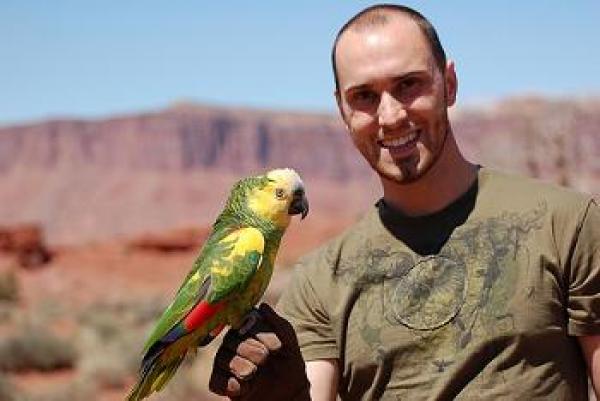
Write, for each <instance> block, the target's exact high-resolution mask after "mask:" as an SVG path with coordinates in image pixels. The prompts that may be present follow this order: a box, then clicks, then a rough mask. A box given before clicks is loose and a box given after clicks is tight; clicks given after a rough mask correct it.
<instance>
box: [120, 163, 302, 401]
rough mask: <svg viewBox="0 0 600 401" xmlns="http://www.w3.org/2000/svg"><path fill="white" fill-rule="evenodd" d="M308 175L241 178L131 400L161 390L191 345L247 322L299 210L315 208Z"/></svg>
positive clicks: (146, 352) (160, 326) (156, 337)
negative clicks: (308, 195) (309, 194)
mask: <svg viewBox="0 0 600 401" xmlns="http://www.w3.org/2000/svg"><path fill="white" fill-rule="evenodd" d="M308 208H309V206H308V200H307V198H306V194H305V190H304V184H303V182H302V179H301V178H300V176H299V175H298V173H296V171H294V170H293V169H290V168H280V169H274V170H270V171H268V172H266V173H265V174H262V175H257V176H250V177H246V178H243V179H241V180H239V181H238V182H236V183H235V184H234V186H233V188H232V189H231V191H230V194H229V197H228V199H227V201H226V202H225V206H224V208H223V210H222V211H221V213H220V214H219V215H218V217H217V219H216V221H215V223H214V224H213V226H212V230H211V233H210V235H209V236H208V238H207V239H206V241H205V242H204V245H203V246H202V248H201V250H200V253H199V256H198V257H197V258H196V260H195V262H194V263H193V266H192V268H191V270H190V272H189V273H188V274H187V276H186V277H185V279H184V281H183V283H182V284H181V286H180V287H179V290H178V291H177V293H176V295H175V297H174V299H173V300H172V302H171V303H170V304H169V306H168V307H167V308H166V309H165V311H164V312H163V314H162V316H161V317H160V318H159V320H158V322H157V323H156V325H155V327H154V329H153V330H152V331H151V334H150V335H149V337H148V340H147V341H146V343H145V346H144V348H143V358H142V362H141V366H140V369H139V374H138V379H137V382H136V383H135V385H134V386H133V388H132V390H131V391H130V393H129V395H128V396H127V401H138V400H142V399H144V398H146V397H148V396H149V395H150V394H152V393H154V392H157V391H160V390H162V389H163V388H164V386H165V385H166V384H167V383H168V382H169V380H170V379H171V378H172V377H173V375H174V374H175V372H176V371H177V369H178V367H179V365H180V364H181V363H182V361H183V360H184V357H185V356H186V354H187V353H188V352H191V353H194V352H195V351H196V349H197V348H198V347H202V346H205V345H207V344H209V343H210V342H211V341H212V340H213V339H214V338H215V337H217V336H218V334H219V333H220V332H221V330H222V329H223V328H224V327H226V326H229V327H231V328H233V329H239V328H240V327H241V326H242V325H244V324H246V323H245V318H246V317H248V316H249V315H250V312H251V311H252V310H253V308H254V306H255V305H256V304H257V303H258V302H259V301H260V299H261V298H262V296H263V294H264V292H265V290H266V288H267V285H268V283H269V281H270V278H271V275H272V273H273V267H274V264H275V257H276V255H277V251H278V249H279V244H280V242H281V238H282V236H283V234H284V232H285V230H286V228H287V227H288V225H289V223H290V221H291V217H292V215H297V214H300V215H301V216H302V219H304V218H305V217H306V215H307V214H308Z"/></svg>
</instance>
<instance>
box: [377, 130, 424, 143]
mask: <svg viewBox="0 0 600 401" xmlns="http://www.w3.org/2000/svg"><path fill="white" fill-rule="evenodd" d="M417 136H418V135H417V133H416V132H413V133H412V134H410V135H407V136H405V137H402V138H393V139H384V140H383V141H381V143H382V144H383V146H385V147H396V146H402V145H406V144H407V143H409V142H411V141H414V140H415V139H417Z"/></svg>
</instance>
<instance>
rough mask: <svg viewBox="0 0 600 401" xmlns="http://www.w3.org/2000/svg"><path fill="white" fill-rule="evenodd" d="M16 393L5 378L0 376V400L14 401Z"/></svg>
mask: <svg viewBox="0 0 600 401" xmlns="http://www.w3.org/2000/svg"><path fill="white" fill-rule="evenodd" d="M16 399H17V392H16V390H15V387H14V386H13V384H12V383H11V382H10V381H9V380H8V379H7V378H5V377H4V376H3V375H0V400H2V401H16Z"/></svg>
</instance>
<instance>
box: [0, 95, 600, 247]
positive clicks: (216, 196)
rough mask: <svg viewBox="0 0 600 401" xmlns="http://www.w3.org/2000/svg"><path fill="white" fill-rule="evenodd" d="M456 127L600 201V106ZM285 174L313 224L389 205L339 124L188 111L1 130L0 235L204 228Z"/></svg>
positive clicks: (497, 108) (504, 114)
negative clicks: (245, 190) (241, 193)
mask: <svg viewBox="0 0 600 401" xmlns="http://www.w3.org/2000/svg"><path fill="white" fill-rule="evenodd" d="M452 119H453V122H454V131H455V134H456V136H457V138H458V141H459V143H460V144H461V147H462V148H463V149H464V151H465V153H466V155H467V156H468V157H469V158H470V159H471V160H473V161H476V162H479V163H481V164H484V165H487V166H493V167H497V168H501V169H508V170H512V171H518V172H522V173H524V174H527V175H531V176H537V177H541V178H544V179H547V180H551V181H555V182H558V183H561V184H563V185H568V186H572V187H574V188H577V189H580V190H582V191H587V192H590V193H595V194H598V192H600V185H599V184H600V134H599V132H600V100H599V99H594V98H591V99H579V100H566V99H558V100H556V99H555V100H548V99H541V98H521V99H512V100H507V101H505V102H502V103H499V104H495V105H491V106H488V107H485V108H484V107H481V108H477V109H475V108H471V109H461V110H458V111H456V112H453V117H452ZM281 166H289V167H293V168H296V169H297V170H298V171H299V172H300V173H301V174H302V176H303V178H304V179H305V181H306V182H307V186H308V192H309V197H310V198H311V214H312V215H313V216H314V215H315V214H316V215H322V216H328V215H330V214H331V213H333V214H336V215H340V216H342V217H344V218H346V217H349V216H350V217H352V216H356V215H358V214H359V213H360V212H361V211H363V210H364V209H365V208H366V207H368V206H369V205H370V204H372V203H373V202H374V200H375V199H376V198H377V197H378V196H379V195H378V194H379V192H378V191H379V190H378V185H377V179H376V177H373V174H372V173H371V172H370V170H369V168H368V166H366V163H365V162H364V161H363V159H362V157H361V156H360V155H359V154H358V153H357V152H356V150H355V149H354V147H353V145H352V143H351V140H350V139H349V136H348V134H347V133H346V132H345V129H344V127H343V125H342V124H341V123H340V121H339V118H338V117H337V116H332V115H319V114H307V113H291V112H289V113H284V112H272V111H261V110H240V109H225V108H214V107H206V106H200V105H194V104H179V105H177V106H174V107H171V108H168V109H166V110H164V111H159V112H154V113H145V114H139V115H130V116H120V117H114V118H108V119H101V120H55V121H48V122H42V123H37V124H28V125H21V126H14V127H4V128H0V180H1V181H0V182H1V183H2V185H0V199H2V207H1V208H0V224H14V223H19V222H22V221H35V222H39V223H40V224H42V225H43V226H44V228H45V230H46V232H47V234H48V238H49V240H50V241H52V242H66V243H80V242H85V241H89V240H95V239H104V238H109V237H114V236H116V235H126V236H132V235H138V234H140V233H143V232H160V231H162V230H165V229H170V228H173V227H182V226H183V227H186V226H187V227H189V226H192V225H197V226H205V225H208V224H210V223H212V221H214V218H215V217H216V214H217V212H218V210H219V209H220V206H221V204H222V202H223V200H224V199H225V197H226V194H227V192H228V189H229V187H230V186H231V184H232V183H233V182H234V181H235V180H236V179H237V178H238V177H240V176H245V175H249V174H254V173H257V172H260V171H264V170H266V169H268V168H271V167H281ZM313 211H314V213H313Z"/></svg>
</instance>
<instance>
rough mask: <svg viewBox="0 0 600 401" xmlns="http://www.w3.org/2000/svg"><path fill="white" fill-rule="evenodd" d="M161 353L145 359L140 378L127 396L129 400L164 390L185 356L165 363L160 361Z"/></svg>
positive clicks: (136, 400) (140, 398)
mask: <svg viewBox="0 0 600 401" xmlns="http://www.w3.org/2000/svg"><path fill="white" fill-rule="evenodd" d="M160 355H161V354H160V353H158V354H156V355H154V356H153V357H152V359H151V360H148V361H145V363H144V365H143V367H142V370H141V372H140V378H139V380H138V381H137V383H136V384H135V387H134V388H133V389H132V390H131V392H130V393H129V395H128V396H127V401H139V400H142V399H144V398H146V397H148V396H149V395H150V394H152V393H153V392H155V391H160V390H162V388H163V387H164V386H165V384H167V383H168V382H169V380H171V378H172V377H173V375H174V374H175V372H176V371H177V368H179V365H181V362H182V361H183V359H184V357H185V353H184V354H183V355H180V356H178V357H177V358H175V359H174V360H172V361H170V362H169V363H168V364H166V365H165V364H162V363H161V362H160V360H159V357H160Z"/></svg>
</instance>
